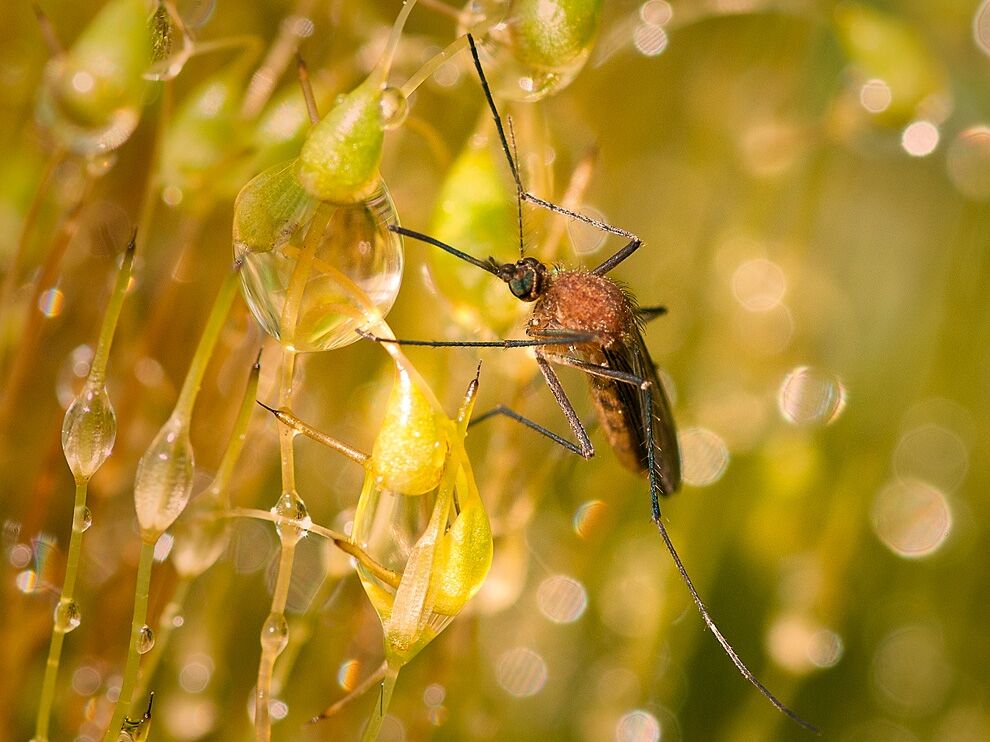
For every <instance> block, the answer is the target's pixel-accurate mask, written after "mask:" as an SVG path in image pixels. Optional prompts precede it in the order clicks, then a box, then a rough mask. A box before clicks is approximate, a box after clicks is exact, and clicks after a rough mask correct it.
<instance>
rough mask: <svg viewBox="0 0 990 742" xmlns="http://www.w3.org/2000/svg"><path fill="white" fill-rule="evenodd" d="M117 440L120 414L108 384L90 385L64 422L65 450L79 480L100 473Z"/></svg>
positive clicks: (70, 408)
mask: <svg viewBox="0 0 990 742" xmlns="http://www.w3.org/2000/svg"><path fill="white" fill-rule="evenodd" d="M116 439H117V415H116V413H115V412H114V409H113V405H112V404H111V403H110V397H109V395H108V394H107V390H106V387H104V386H103V385H102V384H100V385H96V384H87V385H86V386H85V387H84V388H83V391H82V392H81V393H80V394H79V396H78V397H76V399H75V400H74V401H73V403H72V404H71V405H69V409H68V410H67V411H66V413H65V418H64V419H63V421H62V451H63V452H64V453H65V460H66V461H67V462H68V464H69V469H70V470H71V471H72V475H73V476H74V477H75V478H76V481H77V482H78V481H86V480H88V479H89V478H90V477H92V476H93V474H95V473H96V470H97V469H99V468H100V467H101V466H102V465H103V462H104V461H106V460H107V457H108V456H109V455H110V452H111V451H112V450H113V445H114V442H115V441H116Z"/></svg>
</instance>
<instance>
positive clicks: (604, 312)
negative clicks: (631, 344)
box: [528, 271, 636, 348]
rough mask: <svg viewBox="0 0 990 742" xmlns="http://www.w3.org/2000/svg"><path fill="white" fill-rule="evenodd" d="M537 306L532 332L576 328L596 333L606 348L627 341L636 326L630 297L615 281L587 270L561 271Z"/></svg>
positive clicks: (534, 309) (554, 277) (535, 306)
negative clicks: (631, 330) (626, 338)
mask: <svg viewBox="0 0 990 742" xmlns="http://www.w3.org/2000/svg"><path fill="white" fill-rule="evenodd" d="M548 278H549V281H548V283H549V285H548V286H547V287H546V289H545V291H544V292H543V294H542V296H540V298H539V299H537V300H536V304H535V305H534V307H533V318H532V320H530V326H529V328H528V332H529V333H530V334H531V335H538V334H540V333H541V332H543V331H545V330H548V329H549V330H559V329H566V330H573V331H575V332H588V333H593V334H594V335H596V336H597V337H598V340H599V343H597V344H600V345H603V346H604V347H606V348H610V347H613V346H615V345H616V344H618V343H621V342H623V338H624V335H625V333H628V332H629V329H630V328H633V327H635V326H636V325H635V321H636V320H635V317H634V315H633V309H632V305H631V304H630V302H629V299H628V298H627V297H626V295H625V294H624V293H623V292H622V289H620V288H619V287H618V286H616V285H615V283H614V282H613V281H610V280H609V279H608V278H605V277H604V276H596V275H595V274H594V273H588V272H586V271H560V272H559V273H556V274H554V275H552V276H550V277H548Z"/></svg>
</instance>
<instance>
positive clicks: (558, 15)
mask: <svg viewBox="0 0 990 742" xmlns="http://www.w3.org/2000/svg"><path fill="white" fill-rule="evenodd" d="M601 9H602V3H601V0H516V2H514V3H513V4H512V10H511V11H510V14H509V19H508V23H509V29H510V31H511V34H512V46H513V49H514V52H515V56H516V58H517V59H519V60H520V61H521V62H524V63H526V64H532V65H535V66H537V67H544V68H551V69H552V68H555V67H563V66H564V65H566V64H568V63H569V62H570V61H571V60H573V59H574V58H575V57H577V56H578V55H579V54H581V53H582V52H583V51H585V50H586V49H587V48H589V47H590V45H591V43H592V42H593V41H594V39H595V34H596V33H597V31H598V21H599V18H600V16H601Z"/></svg>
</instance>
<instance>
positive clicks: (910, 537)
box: [872, 479, 952, 559]
mask: <svg viewBox="0 0 990 742" xmlns="http://www.w3.org/2000/svg"><path fill="white" fill-rule="evenodd" d="M872 520H873V531H874V532H875V533H876V534H877V537H878V538H879V539H880V540H881V541H882V542H883V543H884V546H886V547H887V548H888V549H890V550H891V551H892V552H894V553H895V554H897V556H900V557H904V558H905V559H919V558H921V557H926V556H929V555H930V554H933V553H934V552H936V551H938V549H939V548H941V546H942V544H944V543H945V540H946V539H947V538H948V537H949V533H950V532H951V531H952V510H951V508H950V507H949V502H948V499H947V498H946V496H945V495H944V494H943V493H942V492H941V491H939V490H937V489H935V488H934V487H933V486H931V485H930V484H927V483H926V482H922V481H921V480H918V479H910V480H906V481H901V482H893V483H891V484H889V485H887V486H886V487H884V488H883V489H882V490H880V492H879V493H878V494H877V496H876V499H875V500H874V501H873V512H872Z"/></svg>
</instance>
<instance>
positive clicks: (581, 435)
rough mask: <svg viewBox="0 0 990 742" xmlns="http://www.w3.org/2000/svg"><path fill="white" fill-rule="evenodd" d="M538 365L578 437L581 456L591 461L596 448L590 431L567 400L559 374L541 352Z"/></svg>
mask: <svg viewBox="0 0 990 742" xmlns="http://www.w3.org/2000/svg"><path fill="white" fill-rule="evenodd" d="M536 365H537V366H539V367H540V373H542V374H543V378H544V379H546V381H547V386H549V387H550V391H551V392H552V393H553V398H554V399H556V400H557V404H558V405H560V409H561V411H562V412H563V413H564V417H566V418H567V424H568V425H570V426H571V432H573V433H574V435H575V436H577V439H578V445H579V446H580V448H581V450H580V454H581V455H582V456H583V457H584V458H586V459H590V458H591V457H593V456H594V455H595V447H594V446H593V445H591V439H590V438H589V437H588V430H587V428H585V427H584V423H582V422H581V418H579V417H578V414H577V412H576V411H575V410H574V405H572V404H571V400H569V399H568V398H567V393H566V392H565V391H564V387H563V385H562V384H561V383H560V379H558V378H557V374H556V373H554V370H553V368H552V367H551V366H550V363H549V362H548V361H547V359H546V358H545V357H544V356H543V354H541V353H540V352H539V351H537V352H536Z"/></svg>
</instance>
